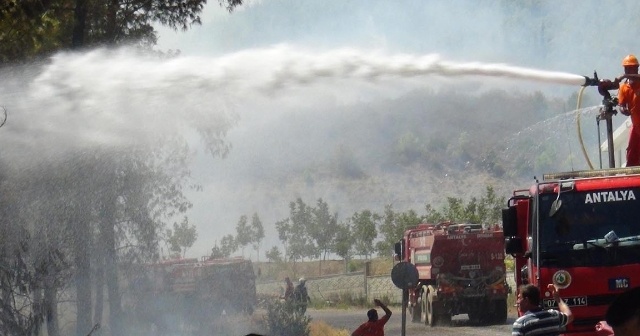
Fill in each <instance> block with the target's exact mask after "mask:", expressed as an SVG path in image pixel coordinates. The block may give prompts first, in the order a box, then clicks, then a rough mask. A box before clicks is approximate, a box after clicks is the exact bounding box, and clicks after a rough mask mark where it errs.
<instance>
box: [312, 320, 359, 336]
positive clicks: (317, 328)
mask: <svg viewBox="0 0 640 336" xmlns="http://www.w3.org/2000/svg"><path fill="white" fill-rule="evenodd" d="M309 329H310V331H311V333H310V336H349V335H350V334H351V333H350V332H349V331H348V330H346V329H334V328H333V327H331V326H330V325H328V324H327V323H325V322H324V321H311V324H310V325H309Z"/></svg>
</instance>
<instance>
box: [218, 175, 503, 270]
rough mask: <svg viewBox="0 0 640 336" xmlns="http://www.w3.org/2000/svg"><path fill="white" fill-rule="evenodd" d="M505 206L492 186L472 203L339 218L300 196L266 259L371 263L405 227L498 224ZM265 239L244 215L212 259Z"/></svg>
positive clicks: (454, 200) (453, 200)
mask: <svg viewBox="0 0 640 336" xmlns="http://www.w3.org/2000/svg"><path fill="white" fill-rule="evenodd" d="M504 207H505V198H504V197H499V196H498V195H496V193H495V191H494V189H493V187H492V186H487V187H486V189H485V192H484V194H483V195H482V196H480V197H471V198H470V199H468V200H465V199H463V198H459V197H447V199H446V203H445V204H444V205H442V206H441V207H439V208H436V207H434V206H432V205H431V204H426V205H425V208H424V209H423V212H422V213H418V212H417V211H415V210H407V211H403V212H401V211H396V210H394V209H393V206H391V205H387V206H385V208H384V209H383V210H382V212H380V213H378V212H375V211H371V210H361V211H357V212H355V213H353V214H352V215H351V216H350V217H347V218H339V217H338V214H337V213H336V212H332V211H331V210H330V206H329V204H327V202H325V201H324V200H323V199H322V198H320V199H318V200H317V201H316V203H315V204H307V203H305V202H304V200H302V198H297V199H296V200H295V201H292V202H290V203H289V216H288V217H287V218H284V219H282V220H279V221H277V222H276V223H275V227H276V230H277V232H278V238H279V240H280V241H281V242H282V246H283V248H282V249H281V248H280V247H278V246H273V247H271V248H270V249H269V250H267V251H266V252H265V257H266V258H267V260H269V261H272V262H280V261H289V262H294V263H295V262H297V261H302V260H304V259H307V260H321V261H322V260H325V259H326V257H327V256H328V255H330V254H335V255H337V256H339V257H341V258H343V259H344V260H349V259H350V258H353V257H356V256H360V257H363V258H367V259H368V258H370V257H372V256H373V255H376V254H377V255H378V256H390V255H391V254H392V253H393V245H394V243H396V242H397V241H398V240H400V239H401V238H402V236H403V234H404V231H405V230H406V229H407V228H410V227H415V226H416V225H418V224H420V223H422V222H428V223H439V222H442V221H453V222H456V223H480V224H485V225H494V224H497V223H499V222H500V220H501V218H500V216H501V209H502V208H504ZM263 238H264V228H263V226H262V222H261V220H260V217H259V216H258V214H256V213H254V214H253V216H252V222H251V224H250V225H249V224H248V223H247V216H246V215H243V216H241V217H240V220H239V221H238V224H237V225H236V235H235V236H234V235H231V234H229V235H226V236H224V237H223V238H222V239H221V241H220V245H218V244H216V245H215V246H214V247H213V249H212V257H215V258H224V257H229V256H230V255H231V254H233V253H234V252H236V251H237V250H238V248H244V247H245V246H247V245H248V244H254V245H253V246H254V248H255V249H256V251H259V246H260V242H261V241H262V239H263Z"/></svg>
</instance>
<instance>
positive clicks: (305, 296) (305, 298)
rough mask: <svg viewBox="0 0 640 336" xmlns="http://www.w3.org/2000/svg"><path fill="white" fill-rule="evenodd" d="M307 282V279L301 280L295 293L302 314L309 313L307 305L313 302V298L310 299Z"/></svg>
mask: <svg viewBox="0 0 640 336" xmlns="http://www.w3.org/2000/svg"><path fill="white" fill-rule="evenodd" d="M306 282H307V280H306V279H305V278H300V280H299V281H298V285H297V286H296V289H295V290H294V291H293V297H294V300H295V302H296V305H297V307H298V309H299V311H300V312H301V313H302V314H304V313H305V312H306V311H307V304H308V303H309V302H311V298H310V297H309V293H308V292H307V287H306V285H305V284H306Z"/></svg>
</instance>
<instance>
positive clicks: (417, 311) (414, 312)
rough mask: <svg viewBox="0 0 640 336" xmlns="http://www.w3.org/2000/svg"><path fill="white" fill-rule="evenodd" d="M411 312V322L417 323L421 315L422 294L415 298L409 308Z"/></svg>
mask: <svg viewBox="0 0 640 336" xmlns="http://www.w3.org/2000/svg"><path fill="white" fill-rule="evenodd" d="M409 313H410V314H411V322H413V323H419V322H420V318H421V317H422V296H420V297H418V298H417V299H416V304H415V305H414V306H413V307H411V308H410V309H409Z"/></svg>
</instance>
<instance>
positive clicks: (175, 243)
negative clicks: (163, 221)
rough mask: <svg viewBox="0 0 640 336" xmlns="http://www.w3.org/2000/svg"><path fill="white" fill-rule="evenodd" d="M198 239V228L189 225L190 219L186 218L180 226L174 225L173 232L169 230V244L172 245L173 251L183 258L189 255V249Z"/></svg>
mask: <svg viewBox="0 0 640 336" xmlns="http://www.w3.org/2000/svg"><path fill="white" fill-rule="evenodd" d="M197 239H198V232H197V231H196V227H195V225H191V226H190V225H189V219H188V218H187V217H186V216H185V217H184V218H183V219H182V222H181V223H180V225H178V223H173V231H171V230H170V229H168V230H167V242H168V243H169V244H170V245H171V250H172V251H175V252H177V253H179V254H180V255H181V256H182V257H183V258H184V257H185V255H186V254H187V249H189V248H190V247H192V246H193V244H194V243H195V242H196V240H197Z"/></svg>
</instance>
